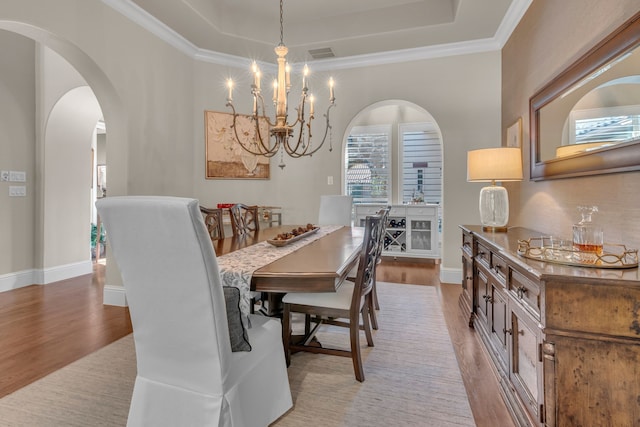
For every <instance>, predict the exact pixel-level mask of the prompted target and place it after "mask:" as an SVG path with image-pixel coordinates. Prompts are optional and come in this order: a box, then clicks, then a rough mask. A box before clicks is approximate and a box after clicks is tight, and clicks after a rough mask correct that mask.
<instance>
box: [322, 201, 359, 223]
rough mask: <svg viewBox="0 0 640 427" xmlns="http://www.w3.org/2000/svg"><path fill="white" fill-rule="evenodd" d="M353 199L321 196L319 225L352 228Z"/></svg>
mask: <svg viewBox="0 0 640 427" xmlns="http://www.w3.org/2000/svg"><path fill="white" fill-rule="evenodd" d="M352 205H353V197H351V196H339V195H324V196H320V210H319V213H318V225H346V226H349V227H350V226H351V211H352Z"/></svg>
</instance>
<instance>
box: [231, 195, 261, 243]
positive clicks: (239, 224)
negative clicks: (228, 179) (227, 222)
mask: <svg viewBox="0 0 640 427" xmlns="http://www.w3.org/2000/svg"><path fill="white" fill-rule="evenodd" d="M229 213H230V216H231V230H233V235H234V236H246V235H247V234H251V233H255V232H256V231H258V230H259V229H260V221H259V219H260V218H259V216H258V206H247V205H244V204H242V203H237V204H235V205H233V206H231V208H229Z"/></svg>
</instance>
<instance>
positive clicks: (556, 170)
mask: <svg viewBox="0 0 640 427" xmlns="http://www.w3.org/2000/svg"><path fill="white" fill-rule="evenodd" d="M635 47H640V12H639V13H637V14H635V15H634V16H633V17H632V18H631V19H629V20H628V21H626V22H625V23H624V24H623V25H621V26H620V27H618V28H617V29H616V30H615V31H614V32H613V33H611V34H609V36H607V37H606V38H605V39H604V40H602V41H601V42H600V43H598V44H597V45H596V46H595V47H593V48H592V49H591V50H589V51H588V52H587V53H586V54H584V55H583V56H582V57H581V58H580V59H578V60H577V61H576V62H574V63H573V64H572V65H571V66H569V68H567V69H566V70H564V71H563V72H561V73H560V74H559V75H558V76H556V77H555V78H554V79H553V80H551V81H550V82H549V83H547V84H546V85H545V86H544V87H543V88H542V89H540V90H539V91H538V92H537V93H536V94H535V95H533V96H532V97H531V98H530V100H529V129H530V146H531V147H530V148H531V160H530V172H531V174H530V179H531V180H532V181H541V180H545V179H556V178H570V177H578V176H590V175H600V174H606V173H615V172H629V171H635V170H640V140H637V141H632V142H628V143H624V144H619V145H617V146H613V147H608V148H602V149H600V150H597V151H594V152H590V153H582V154H577V155H574V156H571V157H568V158H563V159H552V160H548V161H544V162H543V161H540V138H539V134H540V133H539V130H540V109H541V108H542V107H544V106H545V105H547V104H548V103H549V102H551V101H553V100H554V99H556V98H558V97H559V96H560V95H561V94H562V93H564V92H565V91H566V90H567V89H569V88H570V87H571V86H573V85H574V84H576V83H577V82H579V81H580V80H582V79H583V78H584V77H586V76H587V75H589V74H590V73H592V72H594V71H596V70H597V69H599V68H601V67H602V66H603V65H605V64H606V63H608V62H609V61H610V60H612V59H614V58H616V57H618V56H620V55H622V54H623V53H625V52H627V51H628V50H631V49H633V48H635Z"/></svg>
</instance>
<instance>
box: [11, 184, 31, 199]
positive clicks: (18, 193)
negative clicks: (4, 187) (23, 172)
mask: <svg viewBox="0 0 640 427" xmlns="http://www.w3.org/2000/svg"><path fill="white" fill-rule="evenodd" d="M26 195H27V187H25V186H24V185H12V186H10V187H9V196H10V197H25V196H26Z"/></svg>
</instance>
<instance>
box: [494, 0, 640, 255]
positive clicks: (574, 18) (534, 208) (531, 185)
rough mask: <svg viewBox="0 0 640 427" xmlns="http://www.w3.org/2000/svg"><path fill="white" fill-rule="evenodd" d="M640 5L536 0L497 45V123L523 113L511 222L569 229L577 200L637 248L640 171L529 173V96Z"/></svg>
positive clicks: (613, 235) (627, 0) (630, 0)
mask: <svg viewBox="0 0 640 427" xmlns="http://www.w3.org/2000/svg"><path fill="white" fill-rule="evenodd" d="M639 10H640V7H639V6H638V1H637V0H618V1H615V2H612V1H609V0H563V1H557V0H534V1H533V3H532V5H531V6H530V7H529V10H528V11H527V13H526V14H525V16H524V17H523V19H522V20H521V22H520V24H519V25H518V27H517V28H516V30H515V31H514V32H513V34H512V36H511V38H510V39H509V41H508V42H507V44H506V45H505V47H504V48H503V51H502V74H503V79H502V129H503V138H504V136H505V129H506V128H507V127H508V126H509V125H511V124H512V123H513V122H515V121H516V119H517V118H518V117H519V116H521V117H522V118H523V130H524V135H523V140H524V150H523V155H524V161H525V180H524V181H523V182H521V183H518V184H512V185H510V188H511V189H512V191H511V192H510V195H511V196H512V209H513V213H514V215H513V216H512V220H511V221H510V224H511V225H521V226H526V227H529V228H533V229H536V230H540V231H542V232H544V233H549V234H554V235H562V236H570V234H571V225H572V224H573V223H574V222H576V221H577V219H579V215H578V213H577V211H576V206H577V205H581V204H595V205H598V206H599V208H600V212H599V217H600V219H601V222H602V223H603V225H604V232H605V240H606V241H607V242H611V243H624V244H627V245H628V246H630V247H635V248H638V247H640V221H638V220H639V219H640V197H638V196H637V189H638V184H640V172H630V173H622V174H610V175H602V176H597V177H587V178H570V179H561V180H550V181H542V182H533V181H528V177H529V169H528V164H529V163H528V162H529V158H530V156H529V149H530V145H529V113H528V108H529V98H530V97H531V96H532V95H533V94H534V93H535V92H536V91H537V90H539V89H540V88H541V87H542V86H543V85H544V84H546V83H547V82H548V81H549V80H551V79H552V78H553V77H554V76H555V75H557V74H558V73H560V72H561V71H562V70H563V69H564V68H566V67H567V66H569V65H570V64H571V63H573V62H574V61H575V60H576V59H578V58H579V57H580V56H581V55H583V54H584V53H586V52H587V51H588V50H589V49H590V48H591V47H593V46H594V45H595V44H596V43H597V42H599V41H600V40H601V39H602V38H603V37H605V36H606V35H607V34H609V33H610V32H611V31H613V30H614V29H615V28H617V27H618V26H619V25H620V24H622V23H623V22H624V21H626V20H627V19H628V18H630V17H631V16H633V15H634V14H635V13H636V12H638V11H639Z"/></svg>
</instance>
